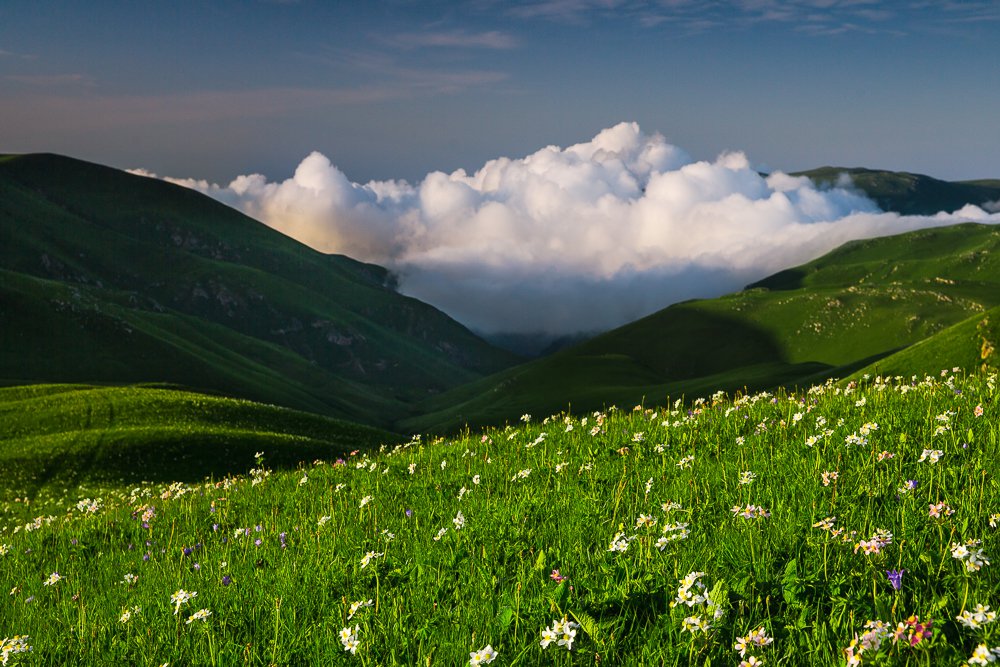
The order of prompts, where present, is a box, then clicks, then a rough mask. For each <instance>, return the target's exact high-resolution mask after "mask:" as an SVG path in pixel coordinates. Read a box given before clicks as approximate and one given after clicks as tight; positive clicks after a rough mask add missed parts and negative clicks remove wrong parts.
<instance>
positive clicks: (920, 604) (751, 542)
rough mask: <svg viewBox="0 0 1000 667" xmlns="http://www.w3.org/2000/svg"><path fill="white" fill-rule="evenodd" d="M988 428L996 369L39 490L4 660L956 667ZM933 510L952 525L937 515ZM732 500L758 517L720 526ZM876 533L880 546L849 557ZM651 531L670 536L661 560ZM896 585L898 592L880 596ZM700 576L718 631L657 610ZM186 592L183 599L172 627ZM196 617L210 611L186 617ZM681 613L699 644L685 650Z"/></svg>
mask: <svg viewBox="0 0 1000 667" xmlns="http://www.w3.org/2000/svg"><path fill="white" fill-rule="evenodd" d="M76 391H80V389H79V388H49V389H31V388H29V389H23V390H17V393H15V394H14V395H8V396H6V397H5V403H6V404H8V405H16V404H17V402H18V401H33V400H38V401H43V402H44V401H47V400H54V399H55V398H57V396H58V395H60V394H57V393H56V392H61V393H62V394H67V393H72V392H76ZM191 400H202V398H201V397H198V398H192V399H191ZM88 409H89V410H90V412H91V413H92V414H93V415H94V419H95V420H96V421H98V422H99V421H101V420H102V419H107V414H106V412H102V410H100V409H96V404H95V405H94V406H93V407H92V408H88ZM996 409H997V390H996V377H995V375H985V374H976V375H973V376H970V377H964V376H962V375H952V374H950V373H945V374H943V375H940V376H939V374H938V373H937V372H935V373H934V374H933V377H927V378H924V379H919V378H918V380H916V381H914V382H910V380H909V379H907V380H906V381H905V382H903V383H900V384H895V383H882V382H880V383H878V384H862V385H860V386H853V385H852V386H849V387H841V386H838V385H833V384H824V385H820V386H817V387H815V388H813V389H811V390H810V391H808V392H806V393H802V394H796V395H785V394H780V393H779V394H776V395H771V394H766V393H764V394H760V393H758V394H753V395H746V396H739V397H736V398H735V399H729V398H726V397H724V396H722V395H715V396H713V397H712V398H710V399H708V400H705V401H695V402H694V403H693V404H691V405H690V409H687V408H682V407H681V405H680V404H670V405H667V406H659V405H655V406H650V407H647V408H645V409H636V410H632V409H628V408H626V409H622V410H608V411H604V412H600V413H597V414H594V413H575V414H565V413H563V414H558V415H554V416H552V417H548V418H545V419H541V418H539V417H534V418H531V419H530V423H529V424H527V425H523V426H519V427H517V428H502V429H496V428H493V429H487V430H486V431H483V432H481V433H479V432H476V433H469V434H466V435H462V436H458V437H455V438H451V439H448V440H440V439H439V440H434V441H429V442H427V441H420V440H413V441H411V442H410V443H408V444H402V445H398V446H395V447H392V448H389V449H387V450H385V451H384V452H381V453H380V452H376V451H370V452H366V453H362V454H359V455H357V456H354V457H350V458H349V459H348V461H347V463H346V464H345V465H331V464H330V459H327V463H325V464H321V465H305V466H303V467H302V468H301V469H300V470H298V471H295V472H285V473H281V472H274V473H272V474H269V471H268V470H267V469H268V467H269V465H270V461H271V460H272V457H274V456H275V455H276V454H277V449H278V447H277V446H270V447H265V448H264V459H263V462H260V461H258V462H256V463H248V464H247V466H248V467H249V466H251V465H252V466H253V467H254V471H252V473H251V474H249V475H248V476H245V477H244V476H240V477H236V478H233V477H227V478H225V479H215V480H211V481H206V482H202V483H191V484H187V485H185V484H178V485H173V486H171V487H165V486H159V487H152V488H151V487H146V486H138V487H136V488H135V489H134V490H132V489H130V488H129V487H122V488H121V489H120V490H119V491H110V490H108V491H106V492H105V493H103V495H102V497H101V499H100V501H99V502H97V503H95V502H94V500H95V499H94V496H90V498H89V499H87V498H80V497H79V495H73V494H64V495H60V494H59V493H58V488H59V487H58V485H57V484H56V485H54V486H50V487H47V488H48V489H49V491H48V492H45V493H41V492H40V493H39V496H38V497H36V496H31V497H29V498H28V500H29V501H30V502H27V503H26V502H25V499H24V498H23V497H21V498H17V499H8V500H7V501H6V502H4V503H3V505H2V508H3V520H2V521H0V524H6V529H5V530H3V531H2V532H0V535H2V538H0V544H3V545H5V546H4V550H5V551H6V555H4V556H2V557H0V560H2V563H3V568H2V569H0V587H3V590H4V591H10V595H8V596H6V597H5V600H6V601H5V603H4V604H3V605H2V606H0V627H2V628H3V633H4V635H5V636H8V637H9V636H11V635H13V634H18V635H28V636H29V639H28V640H27V643H28V644H30V645H31V646H32V647H33V651H32V652H31V653H25V654H12V655H11V656H10V659H11V664H14V665H35V664H39V665H40V664H83V665H87V664H118V663H127V664H161V663H163V662H169V663H170V664H206V665H208V664H220V665H231V664H250V665H272V664H273V665H302V664H345V665H346V664H362V665H462V664H467V663H468V662H469V654H470V652H472V651H477V650H479V649H481V648H483V647H485V646H486V645H491V646H492V647H493V649H495V650H496V651H497V652H498V654H499V655H498V657H497V658H496V660H495V661H494V663H493V664H494V665H548V664H556V665H593V664H595V663H596V662H597V661H598V660H600V664H604V665H609V664H612V665H692V664H697V665H704V664H734V665H735V664H737V663H738V662H739V657H738V655H737V653H736V652H735V651H734V649H733V646H734V644H735V643H736V641H737V639H738V638H739V637H742V636H745V635H747V633H749V632H751V631H752V630H755V629H757V628H762V629H763V631H764V632H765V633H766V635H767V636H768V637H770V638H773V643H772V644H770V645H769V646H766V647H762V648H754V649H753V651H752V653H753V654H754V655H756V656H758V657H763V658H765V659H766V661H767V663H768V664H774V665H815V664H837V663H838V662H840V663H842V662H843V655H844V654H843V649H845V648H846V647H848V646H849V645H850V644H851V642H852V639H853V638H855V637H856V636H858V635H860V634H861V633H863V632H865V627H864V626H865V623H866V621H873V620H876V619H878V620H880V621H882V622H883V623H884V624H886V626H887V627H888V628H890V629H891V630H896V628H897V626H899V627H900V628H901V630H900V632H901V633H902V637H903V640H902V641H894V640H893V638H892V637H891V636H887V637H883V638H882V648H881V649H880V650H879V651H876V650H875V649H867V650H866V651H865V653H864V658H865V661H866V662H872V663H876V664H882V663H883V662H885V661H888V662H887V663H886V664H925V665H931V664H933V665H938V664H959V663H961V662H962V661H963V660H966V659H967V658H968V657H969V656H970V655H971V653H972V651H973V649H974V648H975V647H976V646H977V645H978V644H980V643H985V644H987V646H994V645H996V644H1000V642H998V641H997V636H996V630H995V624H992V625H987V626H985V627H984V628H982V629H980V630H970V629H967V628H965V627H963V626H962V625H961V624H960V623H959V622H957V620H956V617H957V616H959V615H960V614H962V613H963V612H965V611H969V610H972V609H973V608H974V607H975V605H977V604H984V605H990V606H992V607H995V606H996V605H997V604H1000V600H998V599H997V597H996V591H997V590H1000V579H998V577H1000V575H998V570H997V568H998V567H1000V566H998V565H995V564H991V565H984V566H982V567H981V569H979V570H976V571H974V570H969V569H967V568H966V566H965V565H964V561H962V560H959V559H957V558H955V557H953V554H952V549H953V545H957V544H959V543H964V542H966V541H970V540H979V541H981V542H980V543H978V544H976V545H974V546H972V547H970V548H971V549H972V551H973V552H975V551H977V550H979V549H982V551H983V554H984V555H985V558H986V559H988V560H989V559H992V560H994V561H995V560H996V557H997V551H998V547H1000V538H998V537H997V534H996V531H995V530H994V529H993V528H992V527H990V525H989V523H990V521H991V520H995V517H994V518H991V517H992V515H994V514H996V513H998V512H1000V483H998V477H997V475H998V473H1000V469H998V465H997V461H1000V442H998V436H1000V432H998V429H997V420H996ZM980 411H983V412H982V416H979V415H980ZM178 414H179V415H181V414H183V415H187V414H190V413H189V412H187V411H182V412H180V413H178ZM45 423H49V420H45ZM123 425H124V424H123ZM924 450H940V452H941V454H940V460H938V461H937V462H934V463H932V462H930V460H929V458H928V457H929V456H930V457H932V458H936V456H937V455H936V454H934V455H932V454H931V452H930V451H928V452H925V451H924ZM921 458H923V459H924V460H923V461H921ZM748 472H749V473H752V475H748V474H747V473H748ZM831 472H836V473H837V475H836V477H835V478H834V477H833V476H832V475H830V474H829V473H831ZM824 473H826V475H825V477H826V480H827V482H828V485H824ZM750 477H753V481H752V483H749V484H744V483H741V480H747V479H748V478H750ZM907 480H916V484H915V488H913V489H911V488H910V486H911V485H909V484H908V483H907ZM52 491H55V492H52ZM81 501H83V502H81ZM78 503H79V504H78ZM937 503H945V504H946V505H947V506H948V507H949V508H950V509H951V510H953V512H954V513H953V514H950V515H948V514H947V512H948V509H947V508H943V507H942V508H941V509H940V511H941V512H944V513H945V515H946V516H944V517H942V518H933V517H931V516H929V510H928V508H929V507H930V505H931V504H937ZM748 505H753V506H755V507H762V508H765V509H766V511H767V513H768V515H769V516H767V517H766V518H753V519H748V518H742V517H741V516H739V515H738V514H734V512H733V511H732V508H734V507H737V508H742V509H743V510H745V509H746V508H747V506H748ZM88 508H91V509H94V508H96V511H95V512H93V513H91V512H90V511H89V510H88ZM151 508H155V509H151ZM748 511H749V512H750V513H755V512H756V511H755V510H748ZM144 513H145V516H144ZM459 514H461V515H462V517H463V518H464V525H462V526H461V527H459V526H458V524H456V523H455V522H454V521H453V520H455V519H458V518H459ZM834 516H835V517H836V519H835V520H832V521H833V528H832V529H830V530H824V529H823V528H821V527H817V526H816V524H817V523H819V522H821V521H822V520H824V519H827V518H828V517H834ZM36 517H37V518H36ZM144 520H145V521H146V525H145V526H144V525H143V521H144ZM459 523H461V521H460V522H459ZM678 524H686V531H687V532H688V534H687V535H686V536H685V535H684V533H685V531H684V530H681V529H680V528H679V527H678ZM442 529H447V530H446V531H442ZM878 531H889V532H890V533H891V534H892V537H891V540H888V542H887V543H883V544H882V545H881V546H879V547H878V548H877V549H876V550H875V552H874V553H870V554H866V553H864V550H865V548H864V546H863V545H862V544H861V543H862V542H869V540H870V539H871V538H872V536H873V535H874V534H876V533H878ZM671 536H681V537H682V539H673V540H669V539H665V540H664V541H663V542H659V543H658V541H659V540H660V538H661V537H663V538H668V537H671ZM436 537H437V538H439V539H435V538H436ZM616 541H617V542H619V543H620V544H623V545H626V546H625V549H624V551H621V552H619V551H614V550H611V545H612V544H613V543H614V542H616ZM660 546H662V547H663V548H662V549H661V548H660ZM869 548H874V547H869ZM371 552H374V553H375V554H377V555H372V556H371V557H370V558H368V559H365V557H366V555H368V554H370V553H371ZM888 569H893V570H895V569H903V570H904V574H903V577H902V587H901V589H900V590H898V591H896V590H894V589H893V587H892V586H891V585H890V582H889V580H888V578H887V576H886V570H888ZM556 570H558V574H559V576H561V577H566V579H565V580H564V581H562V582H561V583H558V582H557V581H556V580H555V579H554V578H553V577H554V575H555V574H556V573H555V571H556ZM692 572H701V573H704V574H702V575H701V576H700V581H701V582H703V583H704V584H705V585H706V589H705V592H706V593H708V594H709V597H710V599H711V600H712V601H713V602H714V604H715V605H716V606H717V608H718V609H719V610H720V611H721V612H722V615H721V616H720V617H719V618H713V613H712V609H709V608H706V605H705V604H703V603H695V604H692V605H691V606H688V605H686V604H680V605H676V606H675V605H673V604H672V601H674V600H675V598H677V596H678V587H679V586H680V580H681V579H682V578H684V577H685V576H686V575H688V574H689V573H692ZM53 573H58V575H59V577H60V579H59V580H58V581H56V582H55V583H54V584H53V585H49V586H46V585H45V582H46V581H47V580H52V579H54V577H52V576H51V575H52V574H53ZM126 575H134V576H135V577H137V578H136V579H134V580H133V581H131V582H127V581H126V580H125V578H126ZM180 590H184V591H187V592H192V591H194V592H197V596H196V597H194V598H192V599H190V600H189V601H187V602H182V603H181V604H180V605H178V608H177V609H176V610H177V613H176V614H175V606H174V604H172V602H171V595H173V594H175V593H176V592H178V591H180ZM694 590H695V591H697V589H694ZM367 600H371V602H372V606H371V607H361V608H359V609H358V610H357V613H356V615H355V616H354V617H353V618H351V619H348V618H347V616H348V613H349V610H350V607H351V605H352V603H353V602H356V601H367ZM136 607H138V610H135V608H136ZM201 609H205V610H208V611H210V612H211V615H209V616H207V617H206V618H204V619H202V620H197V619H195V620H191V617H192V615H193V614H194V613H195V612H196V611H198V610H201ZM125 610H132V612H133V615H132V618H131V619H130V620H128V621H127V622H122V621H121V619H120V617H121V616H122V613H123V611H125ZM564 616H565V617H566V618H567V619H568V620H570V621H574V622H576V623H579V626H580V627H579V628H577V629H576V636H575V640H574V643H573V651H572V652H568V651H566V649H565V648H563V647H559V646H557V645H556V644H555V643H553V644H552V645H551V646H549V647H548V648H547V649H543V648H542V647H541V646H540V644H539V642H540V640H541V639H542V630H543V628H545V627H547V626H550V624H551V623H553V621H556V620H559V619H561V618H563V617H564ZM685 617H699V618H701V619H703V620H705V621H707V622H708V623H709V624H710V625H711V629H710V630H709V631H708V632H707V633H696V634H692V633H689V632H685V631H684V630H683V627H684V619H685ZM911 617H919V619H920V622H921V623H924V624H927V625H928V627H929V628H930V630H929V632H928V633H927V635H926V636H925V635H924V634H920V635H918V636H916V635H913V632H915V626H914V625H913V624H914V623H916V621H911V623H910V624H907V619H910V618H911ZM188 620H191V622H190V623H188V622H187V621H188ZM344 628H347V629H348V634H351V633H352V632H353V633H354V634H355V636H356V638H357V641H358V643H359V645H358V647H357V652H356V654H353V655H352V654H350V653H348V652H346V651H345V650H344V648H343V646H342V644H341V640H340V637H339V633H340V632H341V630H342V629H344ZM355 629H356V630H355ZM911 636H913V637H914V638H915V639H918V640H919V641H915V642H914V643H913V645H911V642H910V641H909V639H908V638H909V637H911ZM876 653H880V654H881V656H882V657H881V661H882V662H880V661H879V660H876V659H875V657H876V656H875V654H876Z"/></svg>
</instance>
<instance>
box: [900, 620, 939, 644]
mask: <svg viewBox="0 0 1000 667" xmlns="http://www.w3.org/2000/svg"><path fill="white" fill-rule="evenodd" d="M932 625H933V621H927V622H926V623H921V622H920V617H919V616H910V617H909V618H908V619H906V620H905V621H900V622H899V623H897V624H896V630H895V631H894V632H893V633H892V637H893V640H894V641H896V642H899V641H900V640H904V641H906V643H907V644H909V645H910V646H916V645H917V644H919V643H920V642H922V641H923V640H925V639H930V638H931V635H932V634H933V632H932V631H931V626H932Z"/></svg>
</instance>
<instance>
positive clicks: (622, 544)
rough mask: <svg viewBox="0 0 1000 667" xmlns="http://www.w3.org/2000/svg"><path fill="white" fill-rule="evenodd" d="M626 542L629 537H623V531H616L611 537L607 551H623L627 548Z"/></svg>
mask: <svg viewBox="0 0 1000 667" xmlns="http://www.w3.org/2000/svg"><path fill="white" fill-rule="evenodd" d="M628 543H629V538H627V537H625V533H618V534H616V535H615V536H614V537H613V538H612V539H611V544H610V545H609V546H608V551H614V552H617V553H625V552H626V551H627V550H628Z"/></svg>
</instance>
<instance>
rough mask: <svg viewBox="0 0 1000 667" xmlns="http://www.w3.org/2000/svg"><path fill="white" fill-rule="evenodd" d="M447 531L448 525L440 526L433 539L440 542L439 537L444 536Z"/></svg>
mask: <svg viewBox="0 0 1000 667" xmlns="http://www.w3.org/2000/svg"><path fill="white" fill-rule="evenodd" d="M447 532H448V526H445V527H444V528H442V529H441V530H439V531H438V533H437V535H435V536H434V541H435V542H440V541H441V538H442V537H444V536H445V533H447Z"/></svg>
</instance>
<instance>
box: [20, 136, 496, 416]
mask: <svg viewBox="0 0 1000 667" xmlns="http://www.w3.org/2000/svg"><path fill="white" fill-rule="evenodd" d="M0 241H2V243H0V270H3V271H4V272H5V273H4V280H3V284H2V286H0V304H2V305H3V306H4V307H3V308H2V309H0V337H2V340H0V342H2V344H3V346H4V350H5V355H4V358H3V361H2V362H0V380H2V381H3V382H5V383H7V384H21V383H28V382H52V381H58V382H67V381H68V382H88V381H102V382H112V381H118V382H135V381H170V382H177V383H181V384H185V385H188V386H192V387H198V388H202V389H209V390H213V391H218V392H222V393H228V394H232V395H237V396H247V397H253V398H255V399H257V400H263V401H268V402H274V403H281V404H284V405H288V406H291V407H296V408H302V409H308V410H313V411H318V412H323V413H325V414H330V415H336V416H342V417H349V418H351V419H356V420H359V421H364V422H368V423H374V424H383V425H387V424H389V423H391V422H392V421H393V420H394V419H395V418H396V417H398V416H400V415H404V414H407V413H408V410H409V404H411V403H412V402H414V401H416V400H418V399H423V398H426V397H428V396H430V395H433V394H434V393H437V392H440V391H442V390H445V389H448V388H450V387H454V386H457V385H459V384H462V383H466V382H469V381H472V380H475V379H477V378H479V377H482V376H484V375H486V374H489V373H492V372H495V371H497V370H499V369H501V368H504V367H505V366H509V365H510V364H511V363H513V362H514V361H516V357H514V356H513V355H512V354H510V353H507V352H505V351H502V350H499V349H497V348H494V347H492V346H490V345H489V344H487V343H485V342H484V341H482V340H480V339H479V338H477V337H476V336H474V335H473V334H472V333H471V332H469V331H468V330H467V329H465V328H464V327H462V326H461V325H459V324H458V323H457V322H455V321H454V320H451V319H450V318H448V317H447V316H445V315H444V314H443V313H441V312H440V311H438V310H436V309H435V308H433V307H431V306H428V305H427V304H424V303H421V302H419V301H417V300H415V299H411V298H407V297H403V296H401V295H400V294H398V293H397V292H395V291H394V290H393V289H392V285H391V277H390V276H389V275H388V274H387V272H386V271H385V270H384V269H382V268H380V267H377V266H373V265H369V264H362V263H360V262H356V261H354V260H351V259H349V258H346V257H342V256H330V255H323V254H321V253H318V252H315V251H313V250H311V249H309V248H307V247H305V246H303V245H301V244H299V243H297V242H296V241H293V240H291V239H289V238H287V237H285V236H284V235H282V234H280V233H278V232H276V231H274V230H271V229H270V228H268V227H266V226H264V225H262V224H260V223H258V222H256V221H253V220H251V219H250V218H248V217H246V216H244V215H242V214H241V213H239V212H237V211H235V210H233V209H231V208H229V207H227V206H225V205H223V204H220V203H218V202H215V201H213V200H211V199H210V198H208V197H205V196H203V195H201V194H199V193H196V192H194V191H191V190H188V189H185V188H182V187H178V186H174V185H171V184H169V183H165V182H162V181H158V180H155V179H149V178H143V177H139V176H133V175H130V174H127V173H124V172H121V171H117V170H114V169H109V168H106V167H101V166H98V165H93V164H89V163H86V162H81V161H78V160H73V159H70V158H64V157H59V156H53V155H23V156H6V157H2V158H0Z"/></svg>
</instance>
